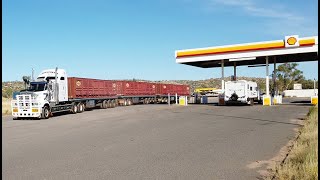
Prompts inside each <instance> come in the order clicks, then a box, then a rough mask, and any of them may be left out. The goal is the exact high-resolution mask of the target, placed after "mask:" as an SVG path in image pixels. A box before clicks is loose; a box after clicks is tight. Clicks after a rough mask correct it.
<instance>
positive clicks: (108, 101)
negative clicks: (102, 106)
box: [106, 100, 111, 108]
mask: <svg viewBox="0 0 320 180" xmlns="http://www.w3.org/2000/svg"><path fill="white" fill-rule="evenodd" d="M106 108H111V102H110V100H107V103H106Z"/></svg>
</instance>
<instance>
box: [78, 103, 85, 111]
mask: <svg viewBox="0 0 320 180" xmlns="http://www.w3.org/2000/svg"><path fill="white" fill-rule="evenodd" d="M83 111H84V105H83V104H82V103H79V104H78V112H79V113H82V112H83Z"/></svg>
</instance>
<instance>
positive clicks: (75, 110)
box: [71, 104, 78, 114]
mask: <svg viewBox="0 0 320 180" xmlns="http://www.w3.org/2000/svg"><path fill="white" fill-rule="evenodd" d="M71 112H72V113H73V114H76V113H77V112H78V106H77V105H76V104H73V106H72V110H71Z"/></svg>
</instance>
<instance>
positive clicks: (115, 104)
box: [114, 99, 119, 107]
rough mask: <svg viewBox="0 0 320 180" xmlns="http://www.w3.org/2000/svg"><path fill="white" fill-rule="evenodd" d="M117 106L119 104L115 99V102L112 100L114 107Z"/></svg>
mask: <svg viewBox="0 0 320 180" xmlns="http://www.w3.org/2000/svg"><path fill="white" fill-rule="evenodd" d="M117 106H119V102H118V100H117V99H115V100H114V107H117Z"/></svg>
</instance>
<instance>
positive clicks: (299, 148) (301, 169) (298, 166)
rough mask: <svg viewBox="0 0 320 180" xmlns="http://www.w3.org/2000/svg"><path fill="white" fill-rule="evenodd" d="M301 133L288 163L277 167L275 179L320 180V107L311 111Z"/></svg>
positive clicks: (287, 160) (315, 107)
mask: <svg viewBox="0 0 320 180" xmlns="http://www.w3.org/2000/svg"><path fill="white" fill-rule="evenodd" d="M300 132H301V134H300V136H299V138H298V139H297V141H296V142H294V145H293V147H292V150H291V151H290V153H289V156H288V158H287V159H286V161H285V162H284V163H283V164H282V165H278V166H277V167H276V175H275V179H279V180H296V179H305V180H309V179H310V180H311V179H312V180H313V179H318V105H317V106H314V107H312V108H311V109H310V111H309V113H308V118H307V120H306V122H305V125H304V126H303V128H302V129H301V130H300Z"/></svg>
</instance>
